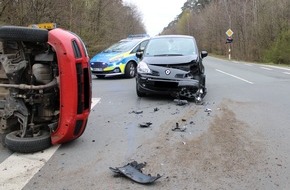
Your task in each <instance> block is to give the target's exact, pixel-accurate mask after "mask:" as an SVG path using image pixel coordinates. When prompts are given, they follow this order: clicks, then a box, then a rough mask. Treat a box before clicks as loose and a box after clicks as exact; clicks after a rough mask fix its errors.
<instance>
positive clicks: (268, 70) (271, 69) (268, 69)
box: [260, 67, 273, 71]
mask: <svg viewBox="0 0 290 190" xmlns="http://www.w3.org/2000/svg"><path fill="white" fill-rule="evenodd" d="M260 68H261V69H265V70H268V71H272V70H273V69H270V68H267V67H260Z"/></svg>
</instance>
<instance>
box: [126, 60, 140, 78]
mask: <svg viewBox="0 0 290 190" xmlns="http://www.w3.org/2000/svg"><path fill="white" fill-rule="evenodd" d="M136 72H137V68H136V65H135V64H134V63H133V62H132V61H130V62H129V63H127V65H126V67H125V76H126V77H127V78H133V77H135V76H136Z"/></svg>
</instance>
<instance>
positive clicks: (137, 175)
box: [109, 161, 161, 184]
mask: <svg viewBox="0 0 290 190" xmlns="http://www.w3.org/2000/svg"><path fill="white" fill-rule="evenodd" d="M145 165H146V162H145V163H139V164H138V162H136V161H133V162H131V163H128V164H126V165H125V166H123V167H116V168H112V167H109V168H110V170H111V171H113V172H115V173H116V174H118V175H123V176H126V177H128V178H130V179H131V180H133V181H135V182H137V183H140V184H149V183H153V182H154V181H156V180H157V179H159V178H161V175H159V174H157V176H151V175H150V174H148V175H145V174H143V172H142V170H141V169H142V168H144V167H145Z"/></svg>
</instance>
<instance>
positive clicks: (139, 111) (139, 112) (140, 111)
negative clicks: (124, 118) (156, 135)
mask: <svg viewBox="0 0 290 190" xmlns="http://www.w3.org/2000/svg"><path fill="white" fill-rule="evenodd" d="M130 113H135V114H142V113H143V111H142V110H137V111H132V112H130Z"/></svg>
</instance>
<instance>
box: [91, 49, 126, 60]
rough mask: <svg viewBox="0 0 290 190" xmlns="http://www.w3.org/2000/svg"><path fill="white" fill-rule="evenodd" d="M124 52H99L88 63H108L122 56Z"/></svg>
mask: <svg viewBox="0 0 290 190" xmlns="http://www.w3.org/2000/svg"><path fill="white" fill-rule="evenodd" d="M124 53H125V52H119V51H118V52H101V53H98V54H97V55H95V56H94V57H93V58H91V60H90V62H110V59H112V58H114V57H117V56H122V55H123V54H124Z"/></svg>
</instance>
